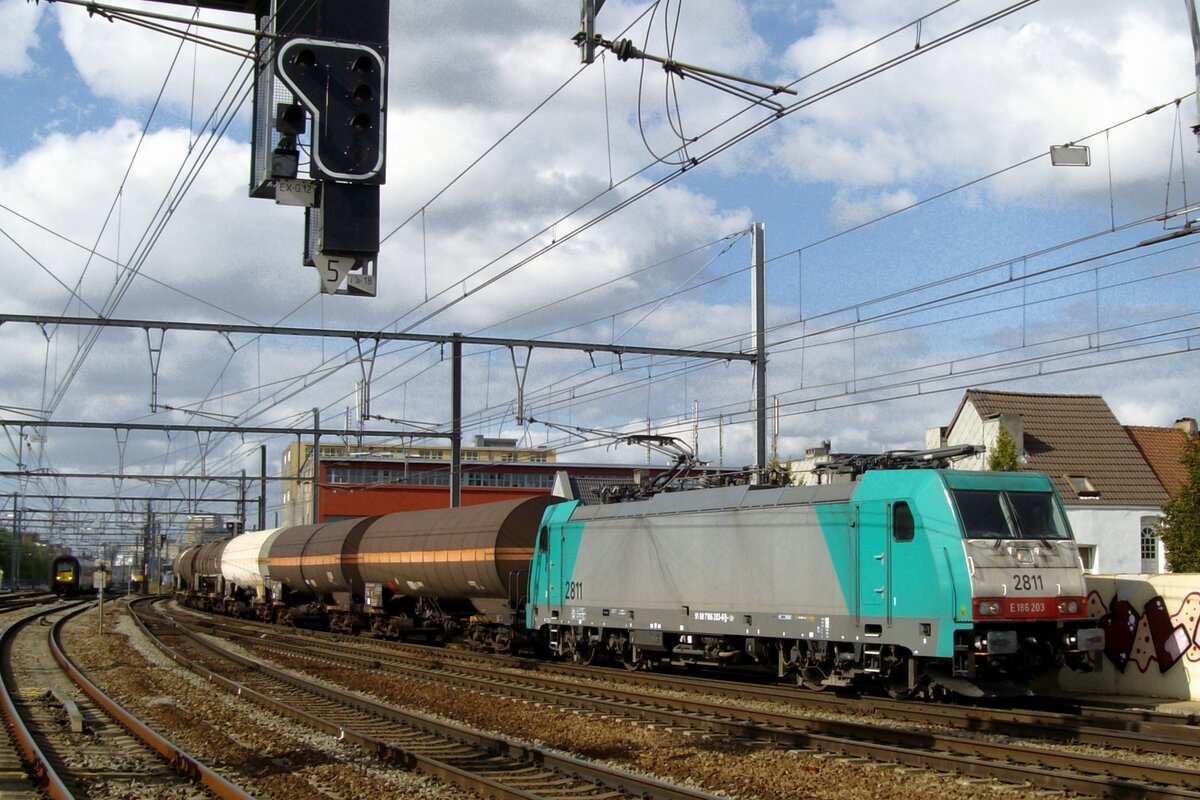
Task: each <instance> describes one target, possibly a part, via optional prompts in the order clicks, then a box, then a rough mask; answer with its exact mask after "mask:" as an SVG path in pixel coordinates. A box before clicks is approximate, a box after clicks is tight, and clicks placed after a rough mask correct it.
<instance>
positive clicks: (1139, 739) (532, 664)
mask: <svg viewBox="0 0 1200 800" xmlns="http://www.w3.org/2000/svg"><path fill="white" fill-rule="evenodd" d="M210 624H216V623H210ZM220 624H221V625H223V626H224V627H229V625H228V622H226V621H224V620H222V621H221V623H220ZM251 630H255V633H254V634H241V635H246V636H248V637H251V638H254V639H255V640H256V641H258V642H259V643H260V644H261V642H262V640H261V638H260V637H261V636H262V635H263V634H262V629H261V628H257V629H251ZM267 630H268V631H269V632H268V633H267V634H266V635H267V637H268V638H269V639H277V640H281V641H299V642H311V641H313V639H312V637H311V636H301V635H297V634H294V633H284V632H280V631H278V630H277V629H275V628H273V627H272V626H267ZM357 646H358V648H359V649H363V650H371V649H372V648H373V647H374V648H377V647H379V643H378V642H372V641H371V640H366V641H363V642H361V643H358V645H357ZM400 647H412V648H417V651H416V652H414V653H413V654H411V655H409V654H406V653H403V652H398V650H397V646H396V645H393V646H391V647H388V648H387V650H386V653H387V656H386V657H387V662H388V663H399V662H403V661H405V660H409V661H412V662H414V663H417V664H420V665H421V666H422V667H424V668H425V669H443V668H445V669H449V668H450V667H449V666H448V665H449V664H452V663H453V664H455V667H454V668H456V669H460V670H463V671H471V670H479V671H480V672H484V671H487V670H490V669H491V668H492V667H493V666H495V667H499V668H508V669H512V668H514V667H516V668H518V669H522V670H527V671H529V672H531V673H541V674H550V675H556V676H560V677H561V679H562V680H564V681H570V680H571V679H572V678H575V679H577V678H585V679H596V680H610V681H611V680H616V681H620V682H622V683H635V684H638V685H644V686H648V687H651V688H659V689H668V690H671V691H679V692H686V693H688V694H696V695H705V696H711V697H720V698H723V699H724V700H727V701H734V702H737V701H745V700H753V701H759V702H767V703H777V704H780V705H788V706H793V707H797V708H808V707H817V708H823V709H827V710H831V711H836V712H838V713H848V714H859V715H862V716H871V717H880V718H888V719H897V718H900V719H904V720H906V721H909V722H921V723H926V724H932V725H941V726H943V727H948V728H957V729H962V730H968V731H971V732H972V733H993V734H1000V735H1005V736H1025V737H1034V738H1039V739H1057V740H1059V741H1068V742H1070V743H1075V744H1092V745H1098V746H1103V747H1112V746H1118V747H1122V748H1124V749H1128V750H1136V751H1140V752H1147V753H1161V754H1166V755H1173V756H1180V757H1191V758H1198V759H1200V729H1197V727H1196V726H1195V722H1194V720H1192V719H1190V718H1189V717H1186V716H1183V715H1178V714H1175V715H1172V714H1165V713H1161V712H1153V711H1150V710H1146V709H1140V710H1131V709H1111V708H1110V709H1104V708H1085V709H1080V710H1079V711H1078V712H1075V713H1067V712H1062V711H1048V710H1038V709H1036V708H1031V709H1021V708H1005V709H997V708H989V707H981V706H979V705H958V704H951V705H945V704H931V703H921V702H912V701H895V700H889V699H887V698H880V697H871V698H862V697H850V696H841V695H836V694H832V693H819V692H808V691H797V690H796V689H794V688H792V689H789V688H781V687H778V686H761V685H754V684H748V683H744V682H732V681H730V680H729V679H724V680H719V679H702V678H696V677H695V676H688V677H687V678H686V679H685V680H680V679H678V677H677V676H670V675H663V674H657V673H647V672H620V671H617V672H614V671H613V670H612V669H608V668H603V667H584V666H579V665H574V664H569V663H561V662H558V663H547V662H542V661H535V660H531V659H524V658H519V657H518V658H506V659H504V661H503V663H500V664H495V663H494V661H493V658H491V657H489V656H486V655H482V654H478V653H464V652H454V651H450V650H447V649H444V648H434V649H433V650H428V649H426V648H423V647H421V646H419V645H411V644H410V645H401V646H400ZM348 658H356V657H353V656H351V657H348ZM367 658H368V659H369V657H367ZM381 658H382V656H381ZM375 663H377V664H379V665H380V666H381V667H384V668H388V667H387V664H386V663H385V662H383V661H382V660H379V659H376V661H375ZM568 685H569V684H568ZM1060 705H1061V703H1060Z"/></svg>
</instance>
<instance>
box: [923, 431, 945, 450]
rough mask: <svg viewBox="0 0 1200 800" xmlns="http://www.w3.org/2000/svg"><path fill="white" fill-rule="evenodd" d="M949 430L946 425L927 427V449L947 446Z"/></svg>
mask: <svg viewBox="0 0 1200 800" xmlns="http://www.w3.org/2000/svg"><path fill="white" fill-rule="evenodd" d="M948 432H949V431H947V429H946V428H944V427H943V428H926V429H925V449H926V450H938V449H940V448H943V447H945V446H946V445H947V442H946V434H947V433H948Z"/></svg>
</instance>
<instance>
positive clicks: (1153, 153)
mask: <svg viewBox="0 0 1200 800" xmlns="http://www.w3.org/2000/svg"><path fill="white" fill-rule="evenodd" d="M987 10H988V9H987V8H986V7H983V8H981V7H975V6H973V7H971V8H970V9H962V10H960V9H955V11H954V12H953V16H954V22H955V23H961V22H964V21H965V19H964V14H966V13H968V12H969V14H970V16H972V17H975V16H982V15H983V13H984V12H985V11H987ZM916 12H917V4H915V3H882V4H881V3H861V2H836V3H833V4H832V5H831V6H829V7H828V8H827V9H826V10H825V11H824V12H823V13H822V14H821V16H820V21H819V23H818V25H817V27H816V29H815V31H814V32H813V34H812V35H811V36H809V37H806V38H804V39H802V40H800V41H797V42H796V43H795V44H794V45H793V46H792V47H791V49H790V50H789V53H788V56H787V58H786V61H787V63H788V64H789V70H788V71H789V72H793V73H796V74H801V73H805V72H807V71H810V70H812V69H813V68H815V67H817V66H819V65H821V64H823V63H825V62H827V61H830V60H832V59H833V58H835V57H836V56H837V55H840V54H842V53H844V52H846V51H847V50H848V49H850V48H851V47H852V46H854V45H857V44H860V43H863V42H865V41H868V40H869V39H870V37H871V36H873V35H874V34H875V33H876V32H878V31H879V30H880V29H881V28H884V27H886V25H887V24H898V23H900V22H902V21H904V20H906V19H911V18H913V17H915V16H916ZM1182 13H1183V9H1176V8H1175V6H1174V5H1167V4H1145V5H1138V6H1136V7H1134V6H1130V5H1128V4H1126V3H1118V2H1102V3H1093V4H1090V5H1089V6H1088V10H1087V20H1086V24H1084V21H1082V20H1080V18H1079V8H1078V6H1075V5H1072V4H1065V3H1053V2H1047V3H1041V4H1039V5H1038V6H1037V7H1036V8H1035V9H1031V10H1028V11H1025V12H1021V13H1018V14H1014V15H1012V16H1010V17H1008V18H1006V19H1004V20H1001V21H999V22H997V23H994V24H992V25H990V26H989V27H987V28H985V29H983V30H981V31H979V32H976V33H973V34H971V35H969V36H967V37H965V38H963V39H961V40H959V41H957V42H954V43H951V44H949V45H946V46H945V47H943V48H940V49H938V50H935V51H929V52H928V53H926V54H923V55H921V56H918V57H916V58H914V59H912V60H911V61H910V62H908V63H906V64H903V65H900V66H898V67H895V68H893V69H891V70H890V71H888V72H887V73H885V74H883V75H881V76H879V77H878V78H875V79H873V80H870V81H868V82H866V83H863V84H860V85H858V86H855V87H852V88H849V89H847V90H846V91H844V92H842V93H840V94H838V95H835V96H833V97H831V98H829V99H827V100H823V101H821V102H819V103H817V104H815V105H813V106H812V107H810V108H809V109H807V110H805V111H804V112H803V119H802V120H801V121H799V123H798V124H796V125H791V126H787V127H786V128H785V129H784V130H783V131H782V132H781V133H780V134H779V135H778V139H777V143H776V145H775V147H774V149H773V151H772V157H773V158H774V159H778V161H779V162H780V163H781V164H782V165H784V166H785V168H787V169H788V170H790V171H791V173H792V174H793V175H794V176H795V177H796V178H797V179H801V180H816V181H825V182H830V183H835V184H839V185H842V186H845V185H846V184H850V185H854V184H861V185H868V186H887V185H895V184H898V183H908V182H912V181H920V180H929V179H932V178H939V179H941V180H943V181H944V180H946V179H949V180H957V179H962V178H971V177H975V176H978V175H981V174H984V173H986V172H989V171H991V170H993V169H996V168H998V167H1002V166H1006V165H1008V164H1011V163H1015V162H1017V161H1020V160H1022V159H1025V158H1027V157H1029V156H1031V155H1035V154H1038V153H1040V152H1045V150H1046V149H1047V148H1048V147H1049V145H1050V144H1052V143H1062V142H1064V141H1066V140H1068V139H1073V138H1077V137H1082V136H1084V135H1087V134H1091V133H1094V132H1096V131H1099V130H1102V129H1104V128H1105V127H1107V126H1110V125H1114V124H1115V123H1117V122H1120V121H1121V120H1123V119H1125V118H1126V117H1130V116H1135V115H1137V114H1138V113H1139V112H1141V111H1144V110H1145V109H1146V108H1147V107H1149V106H1151V105H1153V104H1156V103H1159V102H1162V101H1165V100H1169V99H1171V98H1173V97H1175V96H1176V95H1179V94H1184V93H1186V92H1188V91H1190V90H1191V89H1193V88H1194V78H1193V76H1192V74H1191V72H1192V69H1191V66H1192V65H1191V46H1190V42H1189V40H1188V34H1187V26H1186V24H1184V22H1185V21H1184V20H1183V18H1182ZM937 19H938V18H937V17H935V18H934V20H933V21H929V22H927V23H926V25H925V27H924V29H923V37H922V39H923V43H924V44H926V46H928V44H929V42H930V41H932V40H933V39H934V38H936V37H937V36H938V35H940V34H941V33H943V32H945V30H948V29H949V28H950V27H952V25H950V24H939V23H936V22H935V21H936V20H937ZM885 20H886V21H885ZM914 41H915V32H914V29H912V28H910V29H907V30H906V32H905V35H903V36H898V37H897V41H894V42H888V43H885V44H884V45H882V46H880V47H878V48H873V49H871V50H870V51H868V52H867V53H866V54H863V55H861V56H858V57H857V58H856V59H854V60H852V62H849V63H847V64H843V65H839V67H838V68H837V69H838V71H837V73H836V76H828V75H826V74H825V73H822V74H821V75H818V76H817V77H815V78H813V79H812V80H811V81H809V82H806V83H805V84H804V85H805V86H806V88H808V89H809V90H810V91H811V90H812V89H816V88H820V87H822V86H826V85H829V84H831V83H832V82H833V81H834V79H835V77H843V76H845V75H848V74H850V73H852V72H853V71H855V70H856V69H861V68H865V67H866V66H867V65H868V64H871V63H878V62H880V61H882V59H883V57H884V56H885V54H892V55H894V54H899V53H901V52H904V51H905V50H907V49H910V48H911V47H912V45H913V43H914ZM1161 116H1169V114H1164V115H1161ZM1164 122H1165V123H1166V124H1168V125H1170V124H1171V121H1170V120H1164ZM1118 135H1119V132H1118ZM1137 136H1138V137H1139V139H1138V140H1139V141H1140V142H1142V143H1143V144H1142V146H1141V147H1139V148H1138V150H1137V151H1135V152H1127V153H1124V154H1122V158H1121V160H1120V162H1119V163H1118V164H1117V167H1118V168H1117V170H1115V172H1114V176H1115V178H1116V179H1117V180H1118V181H1122V180H1126V181H1132V180H1135V179H1137V178H1139V177H1142V178H1143V179H1144V176H1145V174H1146V169H1147V167H1148V166H1149V165H1151V164H1155V163H1160V162H1161V161H1162V159H1163V157H1165V155H1166V148H1165V146H1164V148H1162V149H1158V148H1148V147H1145V145H1144V143H1145V141H1146V139H1147V133H1146V128H1145V127H1142V128H1139V129H1138V133H1137ZM1092 144H1093V147H1096V148H1098V149H1100V150H1101V151H1103V148H1104V140H1103V138H1101V139H1100V140H1098V141H1094V142H1093V143H1092ZM1103 156H1104V153H1103V152H1100V153H1097V154H1095V155H1094V158H1102V157H1103ZM1068 180H1070V181H1075V182H1076V183H1079V182H1083V184H1084V185H1083V186H1082V187H1078V188H1074V189H1073V188H1071V187H1070V186H1069V185H1064V183H1063V182H1064V181H1068ZM997 186H998V188H995V189H994V191H998V192H999V193H1000V194H1001V195H1002V196H1008V197H1010V198H1011V197H1014V196H1017V195H1027V194H1028V193H1030V192H1031V191H1044V190H1046V189H1048V188H1054V189H1055V190H1057V191H1060V192H1070V191H1078V190H1079V188H1083V189H1085V190H1088V191H1095V190H1097V189H1098V188H1103V189H1105V190H1106V189H1107V181H1106V176H1105V175H1104V174H1102V172H1101V170H1096V169H1093V170H1092V171H1090V172H1081V173H1079V174H1076V175H1072V176H1064V175H1062V174H1061V173H1060V172H1053V173H1052V172H1050V171H1049V170H1040V171H1030V170H1024V171H1021V172H1019V173H1016V174H1014V175H1013V176H1010V177H1009V178H1007V179H1006V180H1005V181H1003V182H1001V183H999V184H998V185H997Z"/></svg>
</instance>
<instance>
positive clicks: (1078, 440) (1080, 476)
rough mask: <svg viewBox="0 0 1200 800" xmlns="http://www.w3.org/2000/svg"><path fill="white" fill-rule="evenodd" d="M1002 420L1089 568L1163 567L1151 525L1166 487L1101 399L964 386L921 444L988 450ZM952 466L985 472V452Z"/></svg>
mask: <svg viewBox="0 0 1200 800" xmlns="http://www.w3.org/2000/svg"><path fill="white" fill-rule="evenodd" d="M1001 425H1003V426H1004V427H1005V428H1006V429H1007V430H1008V433H1009V435H1010V436H1011V437H1012V439H1013V442H1014V444H1015V445H1016V449H1017V453H1018V454H1019V456H1020V458H1021V465H1022V468H1023V469H1026V470H1030V471H1035V472H1044V473H1046V474H1047V475H1049V476H1050V478H1051V480H1053V481H1054V485H1055V487H1056V488H1057V489H1058V492H1059V494H1060V495H1062V499H1063V504H1064V505H1065V506H1066V508H1067V516H1068V517H1069V518H1070V521H1071V527H1072V529H1073V530H1074V532H1075V538H1076V539H1077V540H1078V542H1079V545H1080V552H1081V555H1082V556H1083V559H1084V566H1085V567H1086V568H1087V569H1088V571H1089V572H1102V573H1156V572H1164V571H1165V570H1166V560H1165V558H1164V554H1163V548H1162V545H1161V542H1160V541H1159V539H1158V536H1157V524H1158V520H1159V518H1160V517H1161V516H1162V505H1163V503H1165V502H1166V501H1167V492H1166V490H1165V489H1164V488H1163V484H1162V483H1161V482H1160V481H1159V478H1158V476H1156V475H1155V473H1154V471H1153V470H1152V469H1151V468H1150V465H1149V464H1148V463H1147V461H1146V458H1145V457H1144V456H1143V454H1142V452H1141V451H1140V450H1139V449H1138V447H1137V446H1136V445H1135V444H1134V442H1133V440H1132V439H1131V438H1130V434H1129V433H1128V432H1127V431H1126V429H1125V428H1124V427H1123V426H1122V425H1121V423H1120V422H1118V421H1117V418H1116V417H1115V416H1114V415H1113V413H1112V411H1111V410H1110V409H1109V407H1108V404H1107V403H1105V402H1104V398H1103V397H1100V396H1099V395H1066V394H1025V393H1016V392H995V391H984V390H980V389H970V390H968V391H967V392H966V394H964V396H963V400H962V403H961V404H960V405H959V407H958V411H956V412H955V414H954V419H953V420H952V421H951V422H950V425H949V426H948V427H946V428H933V429H930V430H929V431H928V432H927V434H926V446H927V447H939V446H946V445H955V444H981V445H983V446H984V447H985V448H989V449H990V448H992V447H994V446H995V443H996V437H997V436H998V435H999V432H1000V426H1001ZM955 468H956V469H987V453H986V452H985V453H983V454H981V455H978V456H974V457H972V458H969V459H962V460H961V461H958V462H956V464H955Z"/></svg>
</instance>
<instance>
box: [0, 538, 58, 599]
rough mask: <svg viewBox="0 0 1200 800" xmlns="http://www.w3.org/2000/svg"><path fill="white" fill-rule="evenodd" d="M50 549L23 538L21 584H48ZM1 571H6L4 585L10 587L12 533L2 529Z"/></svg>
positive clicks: (0, 540)
mask: <svg viewBox="0 0 1200 800" xmlns="http://www.w3.org/2000/svg"><path fill="white" fill-rule="evenodd" d="M51 558H52V556H51V553H50V548H49V547H45V546H41V545H38V544H34V542H33V541H32V540H30V539H29V538H28V537H25V536H22V537H21V567H20V569H21V583H24V584H33V583H39V584H48V583H49V581H50V559H51ZM0 570H3V571H4V585H5V586H8V585H9V578H10V575H9V573H10V572H11V570H12V532H11V531H10V530H9V529H8V528H0Z"/></svg>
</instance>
